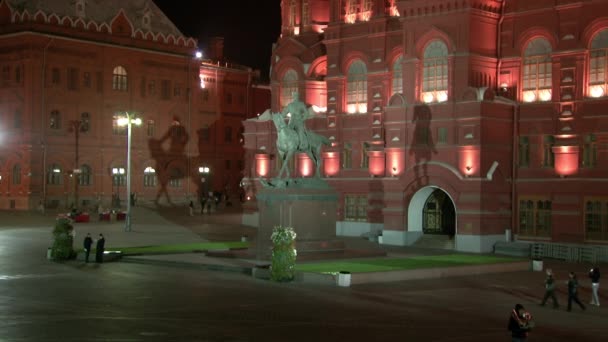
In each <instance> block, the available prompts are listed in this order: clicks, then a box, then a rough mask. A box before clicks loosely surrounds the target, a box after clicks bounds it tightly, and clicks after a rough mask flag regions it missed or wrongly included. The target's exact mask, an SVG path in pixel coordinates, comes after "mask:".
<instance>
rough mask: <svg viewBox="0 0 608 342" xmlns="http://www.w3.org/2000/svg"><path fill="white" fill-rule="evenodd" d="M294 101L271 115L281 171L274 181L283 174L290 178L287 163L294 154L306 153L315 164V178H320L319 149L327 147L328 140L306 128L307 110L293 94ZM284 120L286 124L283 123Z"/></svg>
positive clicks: (321, 159)
mask: <svg viewBox="0 0 608 342" xmlns="http://www.w3.org/2000/svg"><path fill="white" fill-rule="evenodd" d="M293 98H294V100H293V101H292V102H291V103H290V104H288V105H287V107H285V109H283V111H281V113H272V114H271V116H272V121H273V122H274V125H275V127H276V128H277V145H276V146H277V152H278V154H279V158H281V161H282V166H281V170H279V173H278V174H277V177H276V179H278V180H280V179H281V177H282V176H283V174H284V173H287V177H286V178H287V179H289V178H290V177H291V173H290V170H289V162H290V161H291V159H292V158H293V157H294V154H296V153H306V155H308V157H309V158H310V160H312V162H313V163H314V164H315V166H316V168H315V177H317V178H319V177H320V176H321V168H322V166H323V158H322V156H321V147H322V146H323V145H326V146H329V145H330V142H329V139H327V138H326V137H324V136H322V135H319V134H317V133H315V132H312V131H309V130H308V129H307V128H306V120H307V119H308V118H309V110H308V108H306V105H305V104H304V103H303V102H302V101H300V100H299V99H298V94H297V93H294V96H293ZM286 118H287V119H288V123H285V120H286Z"/></svg>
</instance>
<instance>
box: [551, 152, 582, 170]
mask: <svg viewBox="0 0 608 342" xmlns="http://www.w3.org/2000/svg"><path fill="white" fill-rule="evenodd" d="M552 150H553V154H554V155H555V163H554V165H555V166H554V168H555V173H557V174H558V175H559V176H570V175H573V174H576V173H577V172H578V164H579V162H578V156H579V147H578V146H553V147H552Z"/></svg>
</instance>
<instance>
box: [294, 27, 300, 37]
mask: <svg viewBox="0 0 608 342" xmlns="http://www.w3.org/2000/svg"><path fill="white" fill-rule="evenodd" d="M293 34H294V35H296V36H297V35H299V34H300V28H299V27H294V28H293Z"/></svg>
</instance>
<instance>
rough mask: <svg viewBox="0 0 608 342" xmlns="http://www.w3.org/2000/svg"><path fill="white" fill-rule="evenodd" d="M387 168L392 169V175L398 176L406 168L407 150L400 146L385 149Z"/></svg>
mask: <svg viewBox="0 0 608 342" xmlns="http://www.w3.org/2000/svg"><path fill="white" fill-rule="evenodd" d="M384 154H385V159H386V165H385V167H386V169H387V170H390V173H391V176H392V177H398V176H399V175H401V173H402V172H403V170H404V169H405V151H404V149H403V148H400V147H387V148H385V149H384Z"/></svg>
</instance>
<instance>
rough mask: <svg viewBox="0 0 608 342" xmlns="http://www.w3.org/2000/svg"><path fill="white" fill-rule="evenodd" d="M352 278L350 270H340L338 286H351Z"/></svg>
mask: <svg viewBox="0 0 608 342" xmlns="http://www.w3.org/2000/svg"><path fill="white" fill-rule="evenodd" d="M350 278H351V277H350V272H347V271H340V273H338V286H340V287H350Z"/></svg>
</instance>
